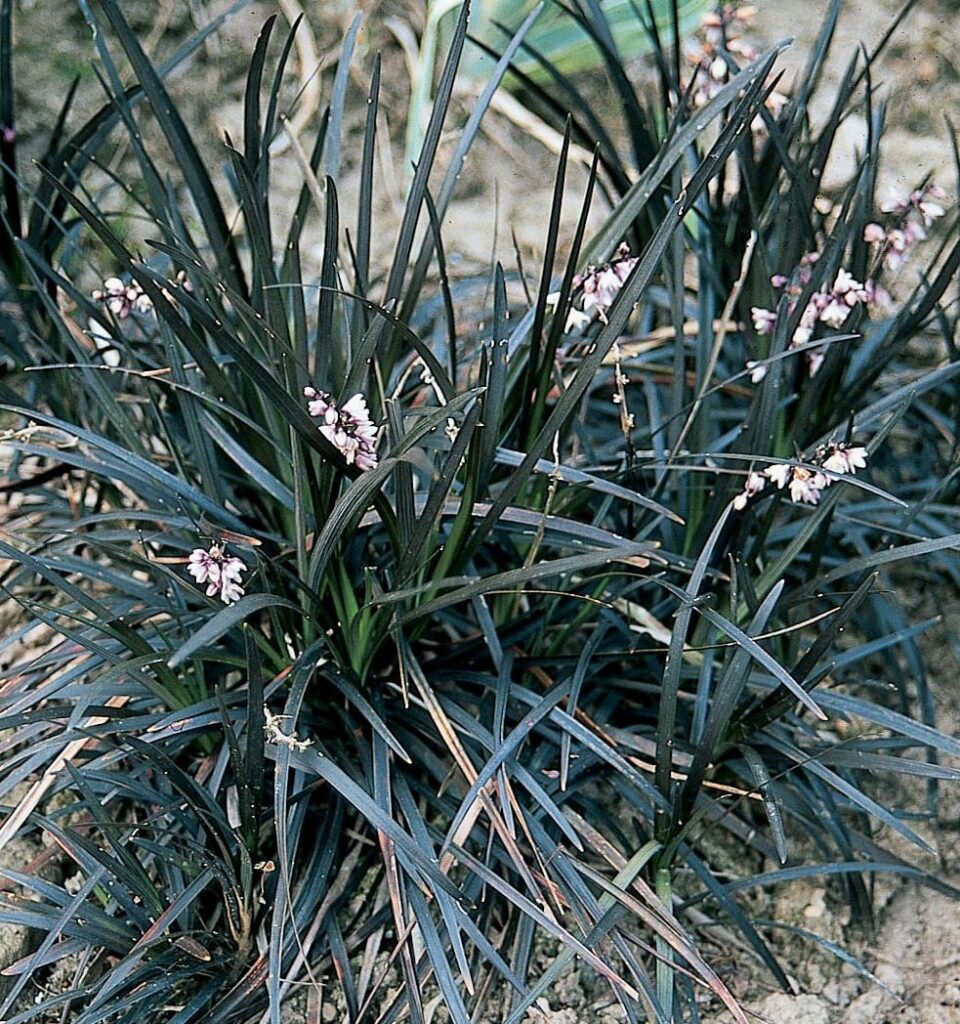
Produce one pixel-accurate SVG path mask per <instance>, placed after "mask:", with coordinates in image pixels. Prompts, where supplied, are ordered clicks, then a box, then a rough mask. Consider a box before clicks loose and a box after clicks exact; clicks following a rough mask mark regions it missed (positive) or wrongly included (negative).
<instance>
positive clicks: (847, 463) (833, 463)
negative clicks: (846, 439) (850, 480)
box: [821, 443, 867, 475]
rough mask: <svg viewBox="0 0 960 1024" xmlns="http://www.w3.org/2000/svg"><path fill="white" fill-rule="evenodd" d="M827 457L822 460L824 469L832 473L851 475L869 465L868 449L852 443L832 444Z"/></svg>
mask: <svg viewBox="0 0 960 1024" xmlns="http://www.w3.org/2000/svg"><path fill="white" fill-rule="evenodd" d="M828 453H829V454H827V456H826V458H825V459H824V460H823V461H822V462H821V465H822V466H823V468H824V469H827V470H830V472H832V473H840V474H847V473H850V474H851V475H852V474H854V473H856V471H857V470H858V469H864V468H865V467H866V465H867V449H866V448H862V447H858V446H855V445H851V444H842V443H841V444H832V445H830V447H829V448H828Z"/></svg>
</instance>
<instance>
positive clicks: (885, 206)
mask: <svg viewBox="0 0 960 1024" xmlns="http://www.w3.org/2000/svg"><path fill="white" fill-rule="evenodd" d="M946 198H947V194H946V192H944V191H943V189H942V188H940V186H939V185H936V184H934V182H932V181H931V182H930V183H929V184H927V185H924V186H923V188H915V189H914V190H913V191H912V192H911V193H910V194H909V195H906V196H895V197H894V198H892V199H888V200H887V201H886V202H885V203H881V204H880V212H881V213H884V214H886V215H887V217H888V222H887V226H886V227H884V226H883V225H882V224H877V223H876V222H872V223H870V224H867V226H866V227H865V228H864V229H863V240H864V241H865V242H871V243H874V244H877V245H879V246H880V252H881V254H882V259H883V265H884V266H885V267H886V268H887V270H889V271H891V273H895V272H896V271H898V270H899V269H900V268H901V267H902V266H903V264H904V263H906V262H907V260H909V259H910V255H911V251H912V249H913V247H914V246H915V245H916V244H917V242H922V241H923V240H924V239H925V238H926V237H927V230H926V229H927V228H929V227H930V226H931V225H932V224H933V222H934V221H935V220H936V219H937V218H938V217H942V216H943V215H944V214H945V213H946V209H945V208H944V206H943V204H944V202H945V200H946Z"/></svg>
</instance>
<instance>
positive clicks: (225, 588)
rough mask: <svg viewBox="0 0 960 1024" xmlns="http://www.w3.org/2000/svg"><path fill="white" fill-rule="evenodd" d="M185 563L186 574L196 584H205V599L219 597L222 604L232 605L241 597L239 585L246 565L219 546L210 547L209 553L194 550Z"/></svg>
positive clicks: (198, 549) (241, 590) (201, 549)
mask: <svg viewBox="0 0 960 1024" xmlns="http://www.w3.org/2000/svg"><path fill="white" fill-rule="evenodd" d="M187 562H188V565H187V572H189V573H190V575H191V576H192V577H193V578H194V579H195V580H196V581H197V583H206V584H207V597H214V596H215V595H216V596H219V598H220V600H221V601H223V603H224V604H234V603H235V602H236V601H239V600H240V598H241V597H243V587H242V586H240V584H241V582H242V580H243V574H244V573H245V572H246V570H247V566H246V563H245V562H243V561H242V560H241V559H239V558H237V557H236V556H235V555H228V554H226V553H225V552H224V551H223V549H222V548H221V547H220V546H219V544H214V545H212V546H211V547H210V549H209V551H205V550H204V549H203V548H194V549H193V551H191V552H190V557H189V558H188V559H187Z"/></svg>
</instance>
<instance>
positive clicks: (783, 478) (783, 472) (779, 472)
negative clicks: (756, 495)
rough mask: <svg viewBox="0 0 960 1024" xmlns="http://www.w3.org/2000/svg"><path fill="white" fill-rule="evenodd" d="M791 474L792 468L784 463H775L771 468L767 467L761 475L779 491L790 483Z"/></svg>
mask: <svg viewBox="0 0 960 1024" xmlns="http://www.w3.org/2000/svg"><path fill="white" fill-rule="evenodd" d="M792 474H793V467H792V466H788V465H787V464H786V463H785V462H775V463H774V464H773V465H772V466H767V468H766V469H765V470H764V471H763V475H764V476H765V477H766V478H767V479H768V480H771V481H773V483H775V484H776V485H777V487H778V488H779V489H780V490H783V488H784V487H786V486H787V484H788V483H789V482H790V477H791V476H792Z"/></svg>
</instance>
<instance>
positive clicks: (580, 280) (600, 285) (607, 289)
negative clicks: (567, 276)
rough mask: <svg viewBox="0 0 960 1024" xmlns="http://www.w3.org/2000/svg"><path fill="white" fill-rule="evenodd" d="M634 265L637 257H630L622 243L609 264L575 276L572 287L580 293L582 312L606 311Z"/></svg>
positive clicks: (627, 247) (626, 247) (627, 248)
mask: <svg viewBox="0 0 960 1024" xmlns="http://www.w3.org/2000/svg"><path fill="white" fill-rule="evenodd" d="M636 265H637V257H636V256H631V255H630V248H629V246H627V245H626V243H624V244H622V245H621V246H620V248H619V249H617V255H616V256H615V257H614V258H613V259H612V260H611V261H610V262H609V263H604V264H602V265H601V266H599V267H596V266H589V267H587V269H586V271H585V273H583V274H577V276H576V277H574V279H573V286H574V288H579V289H580V290H581V292H582V299H581V302H580V305H581V306H582V307H583V311H584V312H585V313H587V312H589V311H590V310H592V309H596V310H597V311H598V312H600V313H603V312H605V311H606V310H608V309H609V308H610V307H611V306H612V305H613V302H614V299H616V297H617V295H618V294H619V292H620V289H621V288H622V287H623V283H624V282H625V281H626V280H627V278H628V277H629V276H630V274H631V272H632V271H633V268H634V267H635V266H636Z"/></svg>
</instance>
